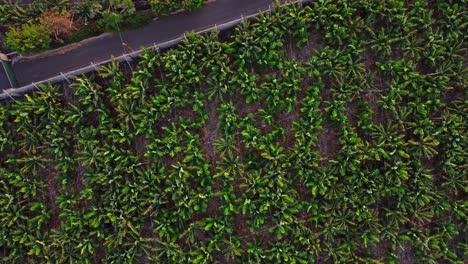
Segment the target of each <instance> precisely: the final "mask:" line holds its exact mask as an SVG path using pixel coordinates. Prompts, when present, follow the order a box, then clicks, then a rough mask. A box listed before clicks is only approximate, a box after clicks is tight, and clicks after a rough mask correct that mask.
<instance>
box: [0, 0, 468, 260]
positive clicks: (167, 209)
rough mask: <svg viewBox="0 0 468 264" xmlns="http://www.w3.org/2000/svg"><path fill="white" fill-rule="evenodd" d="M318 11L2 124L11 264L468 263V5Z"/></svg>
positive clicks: (148, 62) (272, 19)
mask: <svg viewBox="0 0 468 264" xmlns="http://www.w3.org/2000/svg"><path fill="white" fill-rule="evenodd" d="M405 3H406V1H387V0H373V1H369V0H361V1H358V0H353V1H351V0H349V1H341V0H340V1H317V2H316V3H314V4H313V5H311V6H307V7H303V8H302V7H297V6H289V7H284V8H281V9H278V10H275V11H274V12H273V13H272V14H271V15H261V16H259V17H258V19H256V20H255V21H254V22H251V23H245V24H244V25H242V26H240V27H238V28H236V29H235V30H233V32H232V34H231V35H230V36H229V37H226V38H225V39H224V40H223V41H220V40H219V39H218V37H217V35H216V34H208V35H204V36H200V35H194V34H189V35H188V36H187V38H186V39H185V41H184V42H183V44H181V45H179V46H178V47H176V48H174V49H171V50H169V51H167V52H166V53H164V54H159V53H157V52H150V51H148V52H146V53H145V54H144V55H142V57H141V59H140V60H139V62H138V64H137V65H131V68H130V65H127V64H123V65H119V64H117V63H112V64H110V65H108V66H105V67H102V68H101V69H100V70H99V72H98V73H97V74H95V75H94V76H83V77H80V78H78V79H77V80H76V81H74V82H73V84H71V85H70V87H64V88H63V89H62V88H59V87H55V86H43V87H41V90H42V91H36V92H35V93H34V94H33V95H30V96H27V97H26V98H25V99H24V100H18V101H16V102H11V103H9V104H2V105H1V106H0V164H1V165H0V189H1V191H0V248H1V251H0V252H1V253H0V254H1V258H2V261H3V262H7V263H25V262H38V263H44V262H51V263H91V262H95V263H101V262H104V263H145V261H148V262H150V263H213V262H219V263H227V262H233V263H313V262H318V263H333V262H337V263H394V262H400V263H408V262H414V263H463V261H464V259H466V255H467V252H468V244H467V236H466V228H467V226H466V219H467V217H466V214H467V206H466V205H467V202H466V191H467V190H466V189H467V178H466V175H467V171H466V170H467V151H466V150H467V149H468V146H467V143H468V142H467V127H466V124H467V121H468V120H467V117H468V104H467V97H466V96H467V91H466V89H465V87H466V85H467V80H468V75H467V69H466V67H465V65H466V58H465V52H466V44H465V40H464V38H465V37H464V36H465V33H466V30H467V27H466V26H467V22H466V21H468V20H467V13H466V4H465V2H464V1H463V2H460V1H453V2H452V1H438V2H437V3H431V4H428V3H426V1H423V0H419V1H414V3H411V4H405Z"/></svg>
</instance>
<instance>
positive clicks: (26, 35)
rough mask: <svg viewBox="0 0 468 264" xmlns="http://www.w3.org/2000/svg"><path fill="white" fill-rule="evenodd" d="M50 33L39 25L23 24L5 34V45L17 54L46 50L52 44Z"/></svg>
mask: <svg viewBox="0 0 468 264" xmlns="http://www.w3.org/2000/svg"><path fill="white" fill-rule="evenodd" d="M50 34H51V31H50V30H49V29H48V28H47V27H45V26H44V25H41V24H25V25H23V26H22V27H21V28H12V29H11V30H10V31H8V32H7V33H6V44H7V45H8V47H10V48H11V49H13V50H16V51H19V52H26V51H28V52H29V51H40V50H45V49H48V48H49V46H50V43H51V42H52V40H51V38H50Z"/></svg>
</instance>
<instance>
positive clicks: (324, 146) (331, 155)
mask: <svg viewBox="0 0 468 264" xmlns="http://www.w3.org/2000/svg"><path fill="white" fill-rule="evenodd" d="M318 138H319V141H318V149H319V152H320V154H321V156H322V157H324V158H326V160H331V159H335V158H336V157H337V155H338V152H339V150H340V146H339V144H338V134H337V132H336V130H335V129H333V128H331V127H329V126H328V125H327V124H324V125H323V130H322V132H320V134H319V137H318Z"/></svg>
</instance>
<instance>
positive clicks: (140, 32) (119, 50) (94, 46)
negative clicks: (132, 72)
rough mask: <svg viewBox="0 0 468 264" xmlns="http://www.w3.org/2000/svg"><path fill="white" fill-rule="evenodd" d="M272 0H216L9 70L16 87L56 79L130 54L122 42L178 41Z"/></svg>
mask: <svg viewBox="0 0 468 264" xmlns="http://www.w3.org/2000/svg"><path fill="white" fill-rule="evenodd" d="M275 2H276V1H275V0H216V1H215V2H212V3H209V4H207V5H206V6H205V7H203V9H201V10H198V11H194V12H190V13H188V12H181V13H178V14H174V15H171V16H167V17H163V18H160V19H158V20H155V21H152V22H151V23H150V24H148V25H146V26H144V27H142V28H139V29H135V30H130V31H126V32H123V33H122V34H121V36H120V35H119V34H111V35H108V36H105V37H102V38H98V39H96V40H93V41H90V42H86V43H85V44H83V45H81V46H79V47H77V48H75V49H71V50H68V51H65V50H64V51H63V52H60V53H57V54H55V55H50V56H47V57H43V58H34V59H20V60H18V61H16V62H15V63H14V64H13V70H14V72H15V74H16V78H17V80H18V83H19V85H20V86H23V85H28V84H31V83H33V82H39V81H41V80H45V79H47V78H51V77H54V76H59V75H60V73H61V72H62V73H65V72H68V71H71V70H75V69H79V68H82V67H85V66H88V65H90V63H91V62H94V63H96V62H99V61H103V60H107V59H110V58H111V57H112V56H119V55H122V54H124V53H128V52H130V50H129V49H128V48H127V49H125V48H124V46H123V45H122V42H124V43H126V44H127V45H128V46H129V47H131V48H132V49H134V50H138V49H139V48H141V47H142V46H145V47H150V46H153V45H154V44H158V43H162V42H165V41H168V40H171V39H174V38H177V37H179V36H180V35H182V34H183V33H185V32H189V31H198V30H202V29H206V28H209V27H212V26H214V25H215V24H222V23H226V22H228V21H231V20H234V19H237V18H240V17H241V16H242V15H243V16H246V15H251V14H254V13H257V12H258V11H260V10H267V9H268V7H269V5H270V4H273V3H275ZM0 85H1V83H0Z"/></svg>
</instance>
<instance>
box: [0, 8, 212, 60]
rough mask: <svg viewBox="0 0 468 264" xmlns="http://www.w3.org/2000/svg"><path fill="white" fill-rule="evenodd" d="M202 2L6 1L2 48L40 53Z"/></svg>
mask: <svg viewBox="0 0 468 264" xmlns="http://www.w3.org/2000/svg"><path fill="white" fill-rule="evenodd" d="M205 2H206V1H205V0H183V1H182V0H179V1H169V0H80V1H72V0H32V1H27V2H24V3H23V2H22V1H20V0H19V1H15V0H7V1H5V3H0V25H1V27H0V29H2V30H3V31H4V32H5V41H4V42H5V43H4V44H5V45H4V46H5V48H8V49H10V50H13V51H18V52H21V53H31V52H39V51H44V50H47V49H49V48H53V47H58V46H60V45H64V44H69V43H73V42H77V41H80V40H83V39H86V38H89V37H91V36H95V35H98V34H100V33H103V32H119V31H121V30H123V29H128V28H137V27H140V26H143V25H145V24H147V23H149V22H150V21H151V20H152V19H153V18H155V17H159V16H166V15H169V14H170V13H172V12H174V11H177V10H179V9H185V10H188V11H192V10H195V9H199V8H201V7H202V6H203V5H204V4H205Z"/></svg>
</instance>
